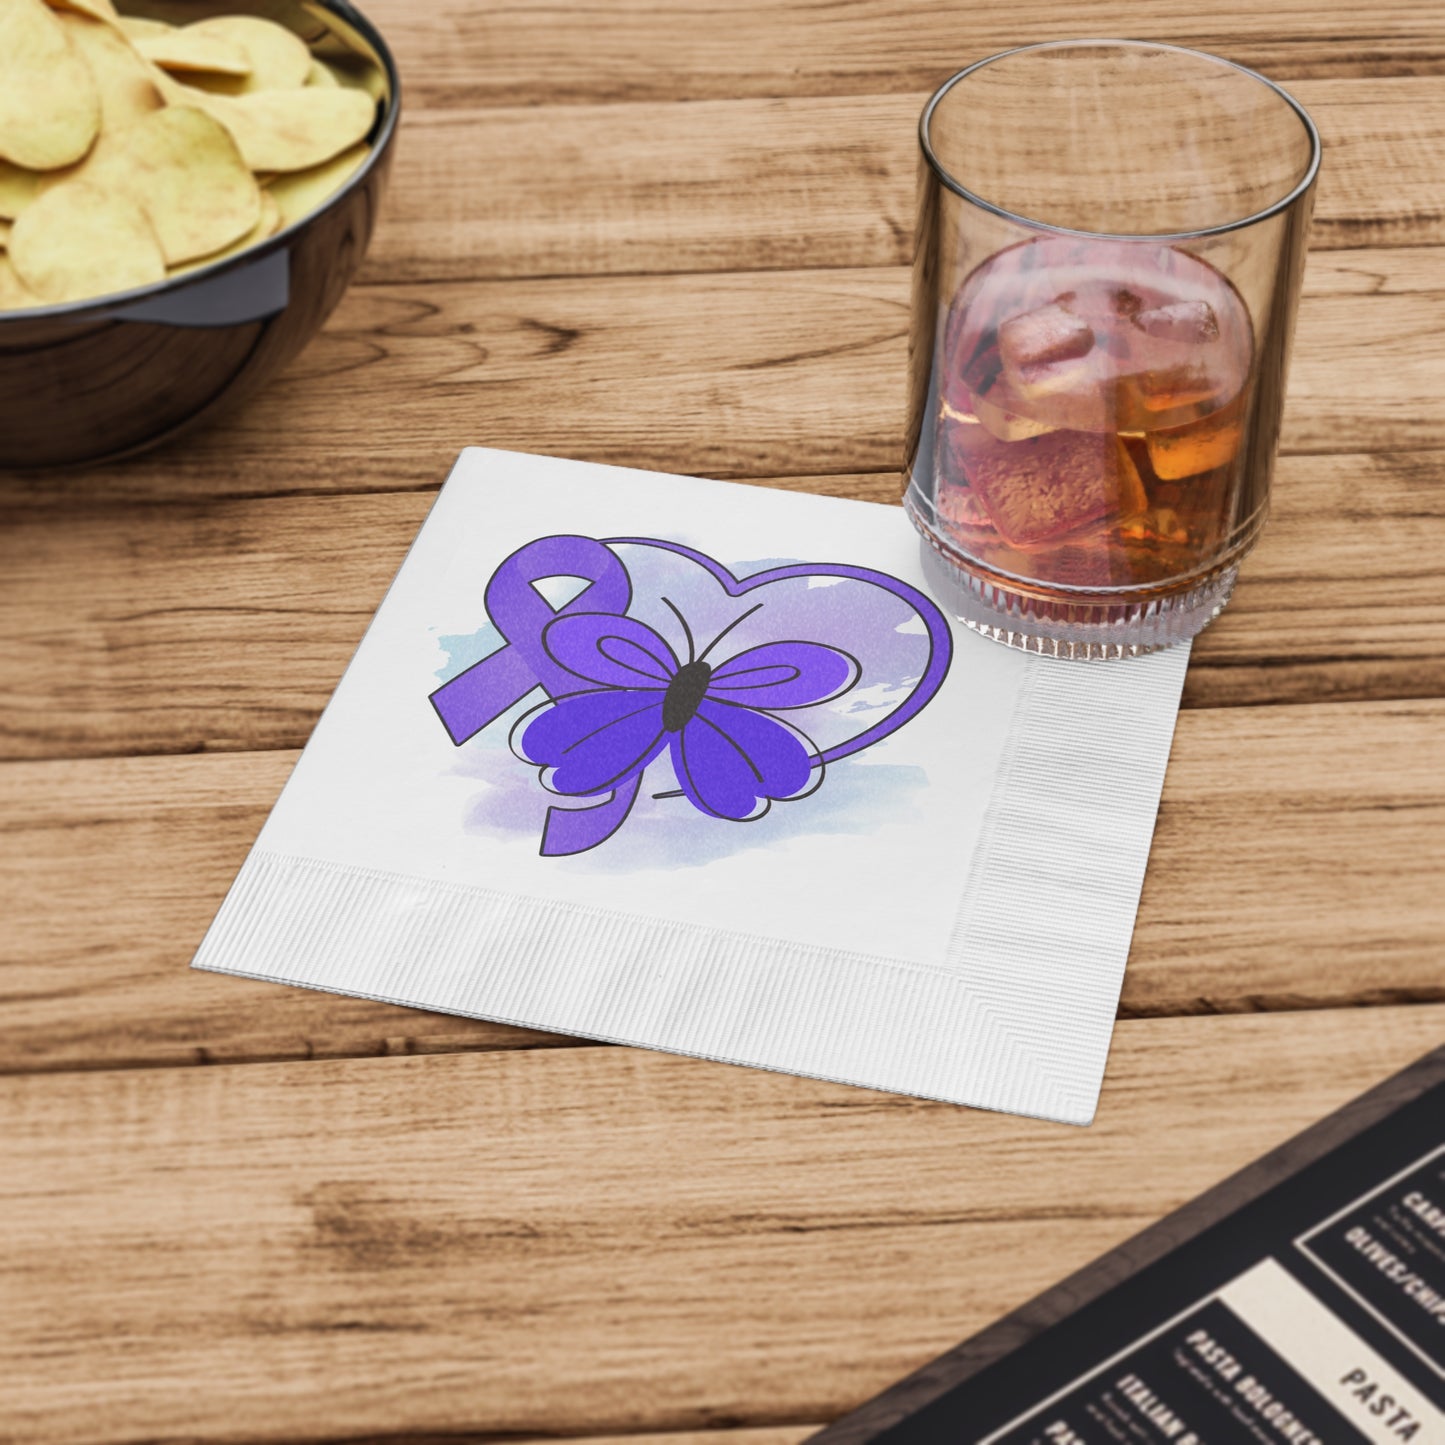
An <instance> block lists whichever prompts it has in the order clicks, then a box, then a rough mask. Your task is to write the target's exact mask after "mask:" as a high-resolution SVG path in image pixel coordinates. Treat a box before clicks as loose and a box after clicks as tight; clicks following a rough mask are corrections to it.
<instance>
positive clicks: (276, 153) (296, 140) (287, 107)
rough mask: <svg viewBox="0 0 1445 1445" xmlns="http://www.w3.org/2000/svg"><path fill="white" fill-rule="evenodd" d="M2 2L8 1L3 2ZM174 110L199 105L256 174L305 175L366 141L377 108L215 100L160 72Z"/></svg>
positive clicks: (305, 99)
mask: <svg viewBox="0 0 1445 1445" xmlns="http://www.w3.org/2000/svg"><path fill="white" fill-rule="evenodd" d="M0 3H3V0H0ZM156 74H157V75H158V76H161V77H162V78H161V79H159V80H158V81H157V84H158V85H159V86H160V88H161V93H162V94H163V95H164V96H165V98H166V100H167V101H168V102H169V104H171V105H185V106H195V107H196V108H197V109H199V110H204V111H205V112H207V114H209V115H213V116H214V117H215V118H216V119H217V120H218V121H220V122H221V124H222V125H223V126H225V127H226V129H227V130H228V131H230V132H231V135H232V137H233V138H234V139H235V142H236V144H237V145H238V146H239V147H240V149H241V155H242V157H243V158H244V159H245V162H246V164H247V165H248V166H250V168H251V169H252V170H253V171H303V170H306V169H307V168H308V167H310V166H319V165H320V164H321V163H322V162H323V161H329V160H330V159H331V158H332V156H335V155H340V153H341V152H342V151H344V150H345V149H346V148H347V147H348V146H353V145H355V144H356V142H357V141H359V140H362V139H364V138H365V136H366V134H367V132H368V131H369V130H370V129H371V127H372V124H373V123H374V122H375V120H376V103H375V101H373V100H372V99H371V98H370V97H369V96H367V95H364V94H363V93H362V92H361V91H359V90H320V89H315V88H312V87H310V86H307V87H304V88H301V89H296V90H271V91H256V92H255V93H254V94H251V95H211V94H209V93H208V92H206V91H203V90H198V89H196V88H195V87H194V86H189V85H182V84H181V83H180V82H179V81H176V80H172V79H170V78H169V77H168V76H165V75H164V72H161V71H157V72H156Z"/></svg>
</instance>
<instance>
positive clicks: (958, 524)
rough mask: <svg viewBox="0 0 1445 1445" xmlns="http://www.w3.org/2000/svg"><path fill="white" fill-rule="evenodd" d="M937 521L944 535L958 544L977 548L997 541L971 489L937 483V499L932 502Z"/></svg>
mask: <svg viewBox="0 0 1445 1445" xmlns="http://www.w3.org/2000/svg"><path fill="white" fill-rule="evenodd" d="M934 507H935V509H936V510H937V513H938V520H939V521H940V522H941V523H942V524H943V527H944V529H945V530H946V531H949V532H951V533H953V535H954V536H955V537H956V538H957V539H958V540H959V541H961V542H964V543H966V544H970V543H971V544H973V545H975V546H976V545H978V544H979V543H982V542H987V541H989V540H997V537H998V533H997V532H996V531H995V530H994V525H993V522H992V521H990V520H989V515H988V512H987V511H986V510H985V508H984V505H983V503H982V502H981V501H980V500H979V498H978V493H977V492H975V491H973V489H972V488H970V487H966V486H959V485H958V484H957V483H955V482H949V481H946V480H945V481H941V482H940V483H939V486H938V496H937V498H936V499H935V501H934Z"/></svg>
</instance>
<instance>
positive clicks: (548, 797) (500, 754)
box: [436, 543, 929, 872]
mask: <svg viewBox="0 0 1445 1445" xmlns="http://www.w3.org/2000/svg"><path fill="white" fill-rule="evenodd" d="M615 550H616V552H617V555H618V556H619V557H620V558H621V559H622V561H623V563H624V564H625V566H626V567H627V570H628V572H629V574H630V575H631V577H632V583H633V600H632V605H631V606H630V607H629V608H628V614H629V615H630V616H632V617H636V618H637V619H639V620H640V621H642V622H645V623H646V624H647V625H648V626H650V627H652V628H654V629H655V630H656V631H657V632H658V633H660V634H661V635H662V636H663V637H664V638H666V639H667V641H668V642H669V643H670V644H671V645H672V648H673V650H674V651H675V652H676V653H677V655H678V657H679V658H680V659H681V660H683V661H686V659H687V655H688V652H687V642H686V639H685V637H684V636H683V633H682V629H681V627H680V626H679V624H678V622H677V619H676V617H675V616H674V615H673V613H672V612H671V610H670V609H669V608H668V607H667V606H666V605H665V604H664V603H663V602H662V600H661V599H662V598H663V597H667V598H669V599H670V600H671V601H672V602H673V603H674V604H676V606H677V607H678V609H679V610H680V611H681V612H682V613H683V615H684V616H685V617H686V618H687V619H688V623H689V625H690V626H691V628H692V631H693V635H694V637H695V638H696V640H697V646H698V649H699V650H701V649H702V648H705V647H706V646H707V644H708V642H710V641H711V640H712V638H713V637H715V636H716V635H717V634H718V633H720V632H721V631H722V630H723V629H724V628H725V627H727V626H728V625H729V624H730V623H732V622H733V621H734V620H735V619H736V618H737V617H738V616H740V615H741V614H742V613H743V612H745V611H747V610H748V608H750V607H752V606H754V605H755V604H756V603H758V602H761V603H762V604H763V606H762V607H761V608H760V609H759V610H758V611H757V612H756V613H754V614H753V615H752V616H751V617H749V618H747V619H746V620H745V621H744V622H742V623H741V624H740V625H739V626H738V627H736V628H735V629H734V630H733V631H731V632H730V633H728V635H727V637H726V638H725V639H724V641H723V643H722V645H721V647H720V648H719V649H718V651H717V652H716V653H714V654H713V655H712V656H711V657H710V658H709V660H710V661H711V662H713V663H714V664H715V665H716V664H717V663H720V662H722V661H724V660H725V659H726V658H728V657H732V656H735V655H736V654H737V653H740V652H743V651H745V650H746V649H748V648H750V647H754V646H757V645H758V644H760V643H763V642H769V641H775V640H782V639H789V640H791V639H801V640H806V641H810V642H821V643H826V644H830V645H833V646H837V647H840V648H842V649H843V650H844V651H846V652H849V653H851V654H852V655H853V656H854V657H855V658H857V660H858V663H859V666H860V668H861V672H860V676H859V680H858V682H857V684H856V685H855V686H854V687H853V688H852V689H850V690H849V691H848V692H847V693H846V694H845V695H844V696H842V697H840V698H837V699H835V700H834V701H832V702H827V703H821V704H818V705H817V706H815V707H810V708H801V709H796V710H790V711H789V712H788V713H786V714H785V716H786V717H787V720H788V721H789V722H791V723H793V724H794V725H796V726H797V727H799V728H800V729H801V730H802V731H803V732H804V733H806V734H807V736H808V737H809V738H810V739H811V740H812V742H813V743H814V744H815V745H816V747H817V748H818V749H823V748H827V747H830V746H833V745H836V744H837V743H840V742H842V741H844V740H845V739H847V738H850V737H853V736H855V735H857V734H858V733H860V732H862V731H863V730H864V729H865V728H868V727H870V726H872V725H873V724H874V723H877V722H879V721H881V720H882V719H883V718H886V717H887V716H888V714H889V713H890V712H892V711H893V710H894V709H895V708H897V707H898V706H899V705H900V704H901V703H902V702H903V701H905V700H906V698H907V697H908V695H909V694H910V692H911V691H912V689H913V688H914V686H915V685H916V684H917V682H918V680H919V678H920V677H921V676H922V675H923V672H924V669H925V668H926V666H927V662H928V658H929V639H928V635H927V630H926V629H925V627H924V625H923V622H922V619H921V618H920V617H919V616H918V615H917V613H915V612H914V610H913V609H912V608H911V607H910V606H909V605H908V604H907V603H906V602H905V601H903V600H902V599H901V598H899V597H897V596H894V595H892V594H891V593H888V592H886V591H884V590H883V589H882V588H879V587H875V586H870V585H869V584H867V583H863V582H858V581H855V580H852V579H848V578H833V577H799V578H789V579H785V580H783V581H780V582H774V583H769V584H768V585H767V586H765V587H763V588H759V589H757V590H756V591H754V592H750V593H747V594H745V595H744V597H741V598H737V597H729V596H728V595H727V593H726V592H725V591H724V590H723V588H722V586H721V585H720V584H719V583H718V581H717V579H716V578H714V577H712V576H711V575H710V574H709V573H708V572H707V571H706V570H705V569H704V568H702V567H700V566H698V565H697V564H696V563H695V562H693V561H691V560H690V559H688V558H686V557H681V556H679V555H678V554H676V553H673V552H668V551H666V550H664V549H662V548H657V547H647V546H643V545H638V544H631V543H623V544H618V545H617V546H616V547H615ZM798 560H799V559H796V558H780V557H767V558H753V559H750V560H747V561H739V562H727V561H724V565H726V566H727V567H728V568H729V570H731V571H732V573H733V575H734V576H735V577H738V578H747V577H749V576H752V575H753V574H755V573H758V572H762V571H766V570H768V569H770V568H773V567H780V566H788V565H792V564H794V563H796V562H797V561H798ZM582 585H583V584H582V583H581V582H580V581H579V580H577V579H574V578H566V577H554V578H549V579H546V580H544V581H543V582H541V583H539V584H537V586H538V590H539V591H540V592H541V593H542V594H543V596H545V597H546V598H547V600H548V602H549V603H551V604H552V606H553V607H561V606H563V605H564V604H565V603H567V602H568V601H570V600H571V598H572V597H573V596H575V595H576V593H577V592H578V591H579V590H580V589H581V587H582ZM503 642H504V639H503V638H502V636H501V634H500V633H499V632H498V631H497V629H496V628H495V627H494V626H493V625H492V624H491V623H490V622H488V623H487V624H486V625H484V626H483V627H480V628H478V629H477V631H475V632H472V633H465V634H446V635H439V636H437V637H436V644H437V647H438V650H439V653H440V660H439V662H438V665H437V668H436V676H437V678H438V679H439V680H441V681H445V680H447V679H450V678H453V677H456V676H457V675H458V674H459V673H461V672H462V671H464V670H465V669H466V668H468V667H470V666H471V665H472V664H473V663H476V662H479V661H480V660H481V659H482V658H484V657H486V656H489V655H490V654H491V653H492V652H495V651H496V650H497V649H498V648H499V647H501V646H502V645H503ZM538 696H540V694H537V693H533V694H531V695H529V696H528V697H527V698H525V699H523V700H522V701H521V702H519V703H518V704H517V705H516V706H515V707H513V708H512V709H511V710H510V711H508V712H507V713H506V714H504V715H503V716H502V717H501V718H499V719H498V720H497V721H496V722H495V723H493V724H492V725H491V726H490V727H489V728H487V729H485V730H484V731H483V732H482V733H480V734H479V735H478V736H476V737H474V738H472V739H471V740H470V741H469V742H467V743H466V744H465V745H464V746H462V747H460V748H459V749H457V752H456V755H455V757H454V759H453V764H452V766H451V768H450V769H449V770H448V771H449V773H450V774H451V775H452V776H454V777H456V778H457V779H459V780H466V781H467V782H468V783H470V784H471V785H473V791H472V792H471V794H470V796H469V797H468V798H467V800H466V803H465V808H464V816H463V826H464V828H465V830H466V831H467V832H469V833H474V834H483V835H488V836H492V837H497V838H503V839H510V838H517V839H521V840H525V841H526V842H527V844H528V846H529V848H530V847H532V846H535V841H536V839H537V838H538V836H539V835H540V833H541V829H542V824H543V821H544V819H545V817H546V814H547V810H548V808H549V807H552V806H556V805H558V804H559V803H560V804H561V805H562V806H566V805H567V800H566V799H559V798H558V797H556V796H555V795H554V794H550V793H548V792H546V791H545V790H544V789H543V788H542V786H541V784H540V783H539V781H538V778H537V769H536V768H533V767H530V766H528V765H527V764H526V763H524V762H522V761H520V760H519V759H518V758H517V757H515V756H514V755H513V753H512V752H511V750H510V748H509V747H508V734H509V733H510V731H511V728H512V725H513V724H514V723H515V722H516V720H517V719H518V718H519V717H521V715H522V714H523V713H525V712H526V711H528V709H530V708H532V707H534V706H535V705H536V701H537V698H538ZM899 736H906V730H905V732H904V734H901V735H895V736H894V737H892V738H888V739H885V740H884V741H883V742H881V743H879V744H876V745H875V746H874V747H872V748H869V749H867V750H865V751H864V752H862V753H859V754H855V755H854V756H852V757H848V758H844V759H841V760H840V761H838V762H835V763H833V764H831V765H829V767H828V769H827V773H826V776H825V778H824V780H823V783H822V786H821V787H820V788H819V789H818V790H817V792H815V793H813V794H811V795H810V796H808V797H805V798H800V799H798V800H796V801H794V802H780V803H775V804H774V806H773V807H772V809H771V810H770V811H769V813H768V814H767V815H766V816H765V817H763V818H760V819H757V820H756V821H752V822H745V823H734V822H730V821H727V820H724V819H719V818H712V817H709V816H707V815H706V814H704V813H701V812H699V811H698V810H697V809H696V808H694V807H693V806H692V804H690V803H689V802H688V801H687V800H686V799H685V798H681V797H674V798H661V799H659V798H655V797H654V796H653V795H654V794H656V793H663V792H668V791H671V790H672V789H674V788H676V786H677V782H676V779H675V777H674V776H673V772H672V768H671V765H670V764H669V762H668V759H667V755H666V754H665V753H664V754H663V756H662V757H660V758H659V759H658V760H657V761H656V762H654V763H653V764H652V765H651V766H650V767H649V768H648V770H647V773H646V775H645V776H644V778H643V783H642V789H641V792H640V794H639V796H638V799H637V802H636V804H635V805H634V807H633V809H632V813H631V815H630V816H629V818H628V820H627V823H626V825H625V826H624V827H623V828H622V829H620V830H619V832H618V833H617V834H616V835H614V836H613V837H612V838H611V839H609V841H608V842H607V844H606V846H605V847H602V848H595V849H591V850H589V851H588V852H586V853H581V854H577V855H574V856H573V857H570V858H567V859H558V860H556V861H557V862H558V863H559V864H560V865H562V866H566V867H570V868H584V869H586V870H588V871H603V872H632V871H635V870H638V869H656V868H660V869H679V868H696V867H699V866H702V865H704V864H706V863H709V862H711V861H713V860H715V859H718V858H723V857H727V856H729V855H731V854H734V853H738V852H741V851H743V850H745V849H755V848H767V847H770V846H777V845H780V844H782V843H784V842H785V841H786V840H788V839H791V838H798V837H806V836H810V835H815V834H824V833H834V834H837V833H843V834H858V835H866V834H868V833H870V832H872V831H873V830H874V829H875V828H877V827H879V826H880V825H882V824H885V823H900V822H908V821H910V820H912V819H913V818H914V817H915V816H916V814H917V801H916V800H917V798H918V795H919V793H920V791H921V790H922V789H924V788H925V787H926V786H927V784H928V776H927V773H926V772H925V770H924V769H923V768H921V767H919V766H917V765H916V764H912V763H899V762H890V761H889V760H888V752H889V750H890V745H893V744H896V742H897V740H898V737H899Z"/></svg>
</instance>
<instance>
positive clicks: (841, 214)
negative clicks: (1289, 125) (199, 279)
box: [363, 27, 1445, 284]
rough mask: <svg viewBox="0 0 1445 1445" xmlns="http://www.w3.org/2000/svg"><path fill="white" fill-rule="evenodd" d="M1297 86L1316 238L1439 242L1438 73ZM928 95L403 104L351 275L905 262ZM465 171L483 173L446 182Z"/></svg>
mask: <svg viewBox="0 0 1445 1445" xmlns="http://www.w3.org/2000/svg"><path fill="white" fill-rule="evenodd" d="M1442 35H1445V27H1442ZM1293 88H1294V90H1295V92H1296V93H1297V94H1298V96H1299V99H1300V101H1301V102H1302V103H1303V104H1304V105H1306V106H1307V107H1308V108H1309V110H1310V111H1311V113H1312V114H1313V115H1314V117H1315V119H1316V122H1317V123H1318V125H1319V127H1320V132H1321V135H1322V137H1323V139H1324V143H1325V156H1324V162H1323V166H1322V169H1321V173H1320V185H1319V191H1318V197H1317V203H1316V207H1315V219H1314V230H1313V232H1312V235H1311V241H1312V244H1313V245H1314V246H1315V247H1316V248H1317V249H1327V248H1341V247H1358V246H1363V245H1394V246H1419V245H1438V244H1439V243H1441V242H1442V241H1445V168H1442V167H1441V166H1440V165H1439V156H1440V153H1441V150H1442V149H1445V87H1442V86H1441V84H1440V82H1439V80H1438V79H1437V78H1435V77H1433V76H1431V77H1421V78H1401V79H1395V80H1391V81H1389V82H1388V83H1385V84H1382V83H1381V82H1380V81H1378V80H1337V79H1326V80H1303V81H1300V82H1298V83H1297V84H1295V85H1294V87H1293ZM926 99H927V94H926V93H925V92H916V93H906V92H905V93H903V94H898V95H861V96H839V97H833V96H827V97H813V96H809V97H805V98H800V99H767V100H723V101H699V102H697V103H695V104H691V105H676V104H668V103H651V104H629V105H601V106H588V105H566V104H563V105H545V106H528V107H517V108H509V109H479V108H469V109H465V110H447V109H423V110H412V111H410V112H408V114H407V116H406V119H405V121H404V123H403V127H402V134H401V138H400V140H399V143H398V144H399V151H398V160H397V165H396V168H395V171H394V173H393V181H392V192H391V195H390V197H389V199H388V201H387V203H386V206H385V210H384V213H383V220H382V224H381V226H380V228H379V230H378V232H377V235H376V239H375V241H374V243H373V249H372V254H371V258H370V260H369V261H368V264H367V266H366V269H365V271H364V273H363V275H364V277H365V278H366V279H368V280H371V281H381V282H388V283H395V282H399V281H429V280H437V279H448V280H465V279H474V278H480V277H527V276H564V275H576V274H602V273H616V272H652V273H661V272H674V271H741V270H791V269H795V268H814V267H840V266H892V265H903V264H906V263H907V262H908V261H909V260H910V259H911V258H912V254H913V226H914V208H915V192H916V189H917V174H918V142H917V126H918V115H919V112H920V110H921V109H922V107H923V103H924V101H925V100H926ZM469 176H476V177H485V183H484V184H481V183H479V184H458V178H459V177H469ZM1437 284H1438V277H1437Z"/></svg>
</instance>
